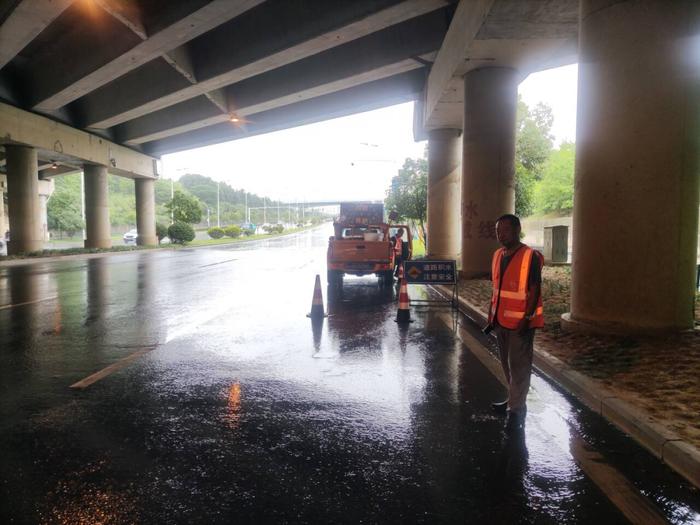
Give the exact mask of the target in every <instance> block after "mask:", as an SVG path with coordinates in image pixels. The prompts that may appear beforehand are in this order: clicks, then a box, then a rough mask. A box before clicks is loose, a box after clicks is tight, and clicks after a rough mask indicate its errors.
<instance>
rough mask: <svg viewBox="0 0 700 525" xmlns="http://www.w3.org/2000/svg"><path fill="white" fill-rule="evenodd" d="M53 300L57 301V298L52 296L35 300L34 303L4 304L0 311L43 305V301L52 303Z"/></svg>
mask: <svg viewBox="0 0 700 525" xmlns="http://www.w3.org/2000/svg"><path fill="white" fill-rule="evenodd" d="M54 299H58V296H57V295H54V296H53V297H45V298H44V299H37V300H36V301H27V302H24V303H16V304H4V305H2V306H0V310H7V309H9V308H17V307H18V306H26V305H28V304H36V303H43V302H45V301H53V300H54Z"/></svg>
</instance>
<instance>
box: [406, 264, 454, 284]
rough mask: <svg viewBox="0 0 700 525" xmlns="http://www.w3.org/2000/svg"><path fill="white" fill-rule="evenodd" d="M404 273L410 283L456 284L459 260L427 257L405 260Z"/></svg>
mask: <svg viewBox="0 0 700 525" xmlns="http://www.w3.org/2000/svg"><path fill="white" fill-rule="evenodd" d="M403 275H404V277H405V278H406V282H407V283H408V284H456V283H457V261H454V260H427V259H421V260H419V261H405V262H404V263H403Z"/></svg>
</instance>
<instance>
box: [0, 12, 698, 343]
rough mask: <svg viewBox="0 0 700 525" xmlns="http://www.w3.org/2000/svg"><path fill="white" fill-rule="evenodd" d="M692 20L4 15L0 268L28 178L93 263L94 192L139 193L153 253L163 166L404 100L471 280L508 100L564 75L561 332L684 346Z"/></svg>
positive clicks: (508, 176) (432, 194) (510, 190)
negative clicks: (646, 243)
mask: <svg viewBox="0 0 700 525" xmlns="http://www.w3.org/2000/svg"><path fill="white" fill-rule="evenodd" d="M699 10H700V3H698V2H696V1H693V0H672V1H668V0H625V1H623V0H461V1H460V2H456V1H450V0H339V1H335V2H328V1H327V0H305V1H303V2H293V1H276V0H268V1H263V0H192V1H189V2H169V3H166V2H160V1H152V0H148V1H146V0H139V1H131V2H125V1H121V0H75V1H73V0H0V99H2V103H1V105H0V143H2V145H3V147H4V150H5V151H4V162H5V164H4V165H2V164H0V166H2V167H0V170H2V171H4V172H6V173H7V176H8V177H7V178H8V191H9V206H10V218H11V223H12V225H11V226H12V239H13V240H12V244H11V246H10V249H11V251H15V252H17V251H27V250H30V249H33V248H34V247H35V246H36V242H35V239H36V238H37V237H36V235H37V233H36V230H37V228H36V226H35V225H34V222H35V221H33V219H31V218H32V217H33V215H32V214H35V210H36V204H35V201H36V197H35V195H36V188H35V186H34V185H35V182H36V181H37V180H38V176H37V172H38V167H39V166H40V165H45V164H47V163H51V164H53V163H54V162H58V163H65V164H67V165H70V166H78V167H82V168H83V169H84V170H85V173H86V177H87V179H88V181H89V182H86V189H87V208H88V224H87V228H88V241H87V243H86V244H88V245H90V246H93V245H94V246H103V245H108V243H109V240H108V239H106V238H105V235H104V231H105V225H108V224H109V217H108V212H107V207H106V202H107V198H108V196H107V190H106V180H105V178H106V173H107V172H108V171H110V172H113V173H116V174H118V175H122V176H129V177H133V178H135V180H136V192H137V196H139V198H138V204H137V205H138V207H139V211H138V214H137V215H138V217H139V221H138V228H139V232H140V235H139V238H140V239H142V240H143V241H144V242H147V241H150V240H151V239H154V232H153V226H152V223H153V198H152V191H153V182H152V181H153V179H154V178H155V177H157V169H156V167H155V164H154V160H155V159H156V158H157V156H158V155H161V154H163V153H166V152H172V151H177V150H182V149H188V148H192V147H196V146H203V145H207V144H213V143H217V142H221V141H226V140H232V139H237V138H242V137H246V136H251V135H255V134H259V133H265V132H269V131H273V130H278V129H283V128H288V127H292V126H298V125H301V124H306V123H310V122H315V121H319V120H323V119H327V118H331V117H337V116H342V115H347V114H350V113H353V112H358V111H363V110H369V109H373V108H378V107H381V106H385V105H389V104H394V103H398V102H403V101H410V100H413V101H416V103H417V104H416V108H417V110H416V113H415V134H416V136H417V137H418V138H421V137H427V138H428V139H429V142H430V159H429V164H430V176H429V192H428V193H429V197H428V198H429V224H430V237H429V251H430V252H431V254H433V255H441V256H455V257H457V258H459V259H460V261H461V267H462V271H463V273H464V274H465V275H479V274H482V273H485V272H487V271H488V268H489V257H490V253H491V252H492V250H493V249H494V247H495V246H496V242H495V239H494V238H493V233H492V231H493V230H492V228H491V227H492V224H493V220H494V219H495V218H496V217H498V216H499V215H500V214H502V213H506V212H510V211H512V210H513V205H514V204H513V203H514V178H513V172H514V147H515V133H514V128H515V107H516V93H517V84H518V82H519V81H520V80H522V79H523V78H525V77H526V76H527V75H528V74H529V73H531V72H533V71H537V70H541V69H544V68H548V67H553V66H557V65H562V64H566V63H572V62H574V61H577V60H578V62H579V64H580V69H579V71H580V73H579V103H578V113H579V118H578V130H577V139H578V143H577V167H576V193H575V199H576V207H575V219H574V230H575V238H574V264H573V272H574V277H573V283H574V290H573V299H572V305H571V316H570V318H568V319H567V323H568V324H567V325H568V326H571V327H573V328H582V329H586V330H588V329H592V330H596V329H605V330H622V331H628V330H632V331H633V332H634V331H637V330H647V329H648V330H651V331H656V330H667V329H683V328H691V327H692V325H693V315H692V310H693V301H694V291H693V284H694V271H695V250H696V247H695V240H694V239H695V238H696V234H697V208H698V166H697V159H698V155H697V132H696V130H697V129H700V128H699V127H698V121H697V119H698V115H700V112H699V111H698V104H697V102H698V101H697V97H696V93H697V89H696V85H697V79H698V77H699V75H698V62H699V61H700V60H699V59H698V54H697V49H698V45H697V41H698V35H699V34H700V30H699V29H698V20H700V16H699V14H698V11H699ZM649 218H653V220H649ZM631 231H633V233H630V232H631ZM640 239H648V240H650V241H651V242H653V244H654V246H657V247H658V249H657V252H656V253H655V255H654V257H648V256H646V254H644V255H643V254H640V251H639V247H640ZM602 261H604V264H603V263H602ZM639 283H644V284H645V285H646V286H644V287H643V288H641V287H640V285H639Z"/></svg>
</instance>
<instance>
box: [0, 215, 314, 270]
mask: <svg viewBox="0 0 700 525" xmlns="http://www.w3.org/2000/svg"><path fill="white" fill-rule="evenodd" d="M317 226H318V225H317V224H313V225H310V226H305V227H303V228H290V229H289V230H285V231H284V232H283V233H260V234H255V235H250V236H248V237H245V238H235V239H234V238H231V237H224V238H222V239H206V240H199V241H192V242H189V243H187V244H186V245H178V244H174V243H173V244H162V245H158V246H134V245H130V246H113V247H111V248H66V249H64V250H61V249H50V250H40V251H36V252H30V253H20V254H17V255H8V256H0V262H2V261H13V260H16V259H37V258H42V257H57V256H64V255H81V254H93V253H119V252H133V251H139V250H155V249H171V250H172V249H179V248H181V247H185V246H186V247H198V246H211V245H217V244H233V243H240V242H249V241H256V240H260V239H271V238H273V237H282V236H284V235H290V234H292V233H299V232H302V231H305V230H310V229H312V228H316V227H317Z"/></svg>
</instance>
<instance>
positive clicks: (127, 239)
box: [124, 229, 139, 244]
mask: <svg viewBox="0 0 700 525" xmlns="http://www.w3.org/2000/svg"><path fill="white" fill-rule="evenodd" d="M138 236H139V233H138V232H137V231H136V229H133V230H129V231H128V232H126V233H125V234H124V244H136V238H137V237H138Z"/></svg>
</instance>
